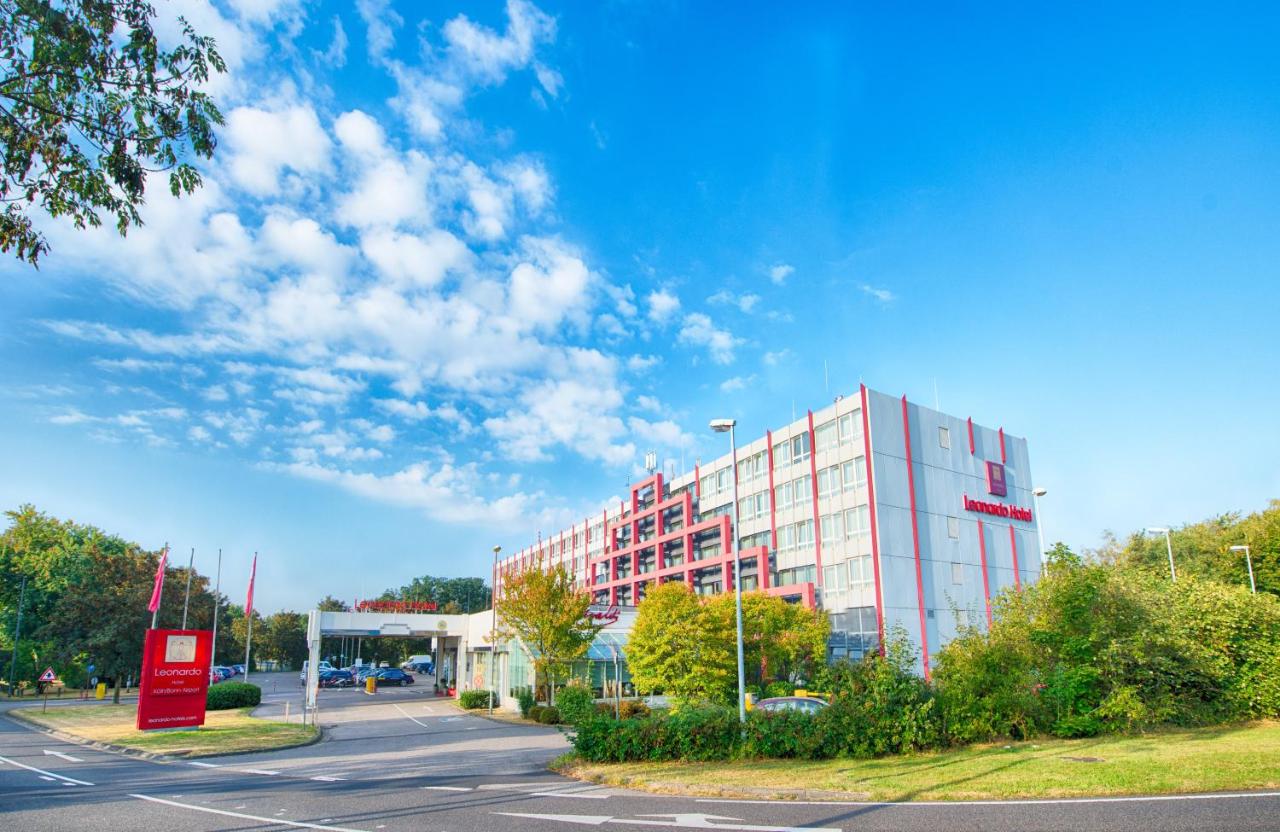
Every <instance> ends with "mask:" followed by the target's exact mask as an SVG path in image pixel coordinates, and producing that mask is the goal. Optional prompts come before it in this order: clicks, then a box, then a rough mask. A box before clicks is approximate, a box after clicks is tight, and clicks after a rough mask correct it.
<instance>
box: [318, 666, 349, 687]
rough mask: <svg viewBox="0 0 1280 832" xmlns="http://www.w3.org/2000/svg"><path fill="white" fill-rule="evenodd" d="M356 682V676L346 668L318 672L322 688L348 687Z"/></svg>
mask: <svg viewBox="0 0 1280 832" xmlns="http://www.w3.org/2000/svg"><path fill="white" fill-rule="evenodd" d="M355 683H356V677H355V676H354V675H353V674H352V673H350V672H348V671H346V670H326V671H324V672H322V673H321V674H320V687H322V688H349V687H353V686H354V685H355Z"/></svg>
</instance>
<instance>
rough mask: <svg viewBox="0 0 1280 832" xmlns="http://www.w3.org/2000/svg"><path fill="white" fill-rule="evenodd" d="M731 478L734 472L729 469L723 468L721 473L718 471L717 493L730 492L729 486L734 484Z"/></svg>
mask: <svg viewBox="0 0 1280 832" xmlns="http://www.w3.org/2000/svg"><path fill="white" fill-rule="evenodd" d="M731 476H733V472H732V471H730V470H729V469H728V468H721V469H720V470H719V471H716V491H717V492H719V491H728V490H729V486H730V485H731V484H732V483H731V482H730V480H729V477H731Z"/></svg>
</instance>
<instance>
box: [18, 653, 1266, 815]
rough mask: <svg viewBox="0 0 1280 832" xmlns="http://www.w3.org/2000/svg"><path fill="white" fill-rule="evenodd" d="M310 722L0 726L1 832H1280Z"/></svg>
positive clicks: (337, 710) (419, 694) (461, 732)
mask: <svg viewBox="0 0 1280 832" xmlns="http://www.w3.org/2000/svg"><path fill="white" fill-rule="evenodd" d="M283 678H284V677H281V678H280V679H276V680H270V679H268V680H260V681H266V687H267V690H268V696H267V697H266V702H265V705H266V708H265V709H266V710H268V711H269V712H270V711H273V710H274V712H277V713H279V712H282V711H283V705H284V702H285V701H290V702H291V703H292V701H296V697H297V693H298V692H297V690H296V687H291V686H289V685H286V684H284V683H283V681H281V680H282V679H283ZM272 681H275V682H276V684H275V685H272V684H271V682H272ZM273 687H274V688H275V690H274V692H272V688H273ZM51 707H53V705H52V704H51ZM59 707H78V705H75V704H64V705H60V706H59ZM321 707H322V712H321V723H322V724H323V725H325V726H326V729H327V730H326V738H325V739H324V740H323V741H322V742H319V743H317V744H315V745H312V746H308V747H305V748H296V749H291V750H285V751H278V752H272V753H268V754H253V755H245V756H234V757H221V758H208V759H205V760H201V761H198V762H195V761H193V762H175V763H161V762H151V761H146V760H138V759H134V758H130V757H124V756H119V755H115V754H109V753H105V752H99V751H93V750H90V749H87V748H84V747H82V746H78V745H74V744H70V743H64V742H61V741H59V740H56V739H54V738H52V737H50V736H48V735H46V734H43V733H39V732H36V731H32V730H29V729H27V728H25V727H23V726H22V725H20V724H18V723H16V722H14V721H12V720H10V719H8V718H0V829H2V830H22V832H46V830H67V831H68V832H72V830H74V832H111V830H122V831H123V830H129V832H136V830H171V829H181V830H184V832H205V830H248V829H270V830H298V829H314V830H343V831H347V830H349V831H350V832H377V830H387V832H400V830H404V832H410V830H411V831H412V832H505V830H520V832H544V830H545V832H566V830H568V832H571V831H572V830H574V829H578V828H581V827H582V826H597V827H602V828H603V829H605V830H618V832H624V830H627V829H631V830H645V829H725V830H743V832H769V831H770V830H794V829H826V830H935V829H936V830H947V832H965V831H966V830H983V832H1000V831H1001V830H1018V831H1019V832H1022V830H1027V831H1028V832H1030V831H1031V830H1080V832H1105V830H1125V832H1129V831H1130V830H1138V829H1152V830H1186V831H1187V832H1211V830H1278V829H1280V793H1271V794H1252V795H1236V796H1229V795H1202V796H1196V797H1188V798H1151V799H1146V798H1136V799H1118V800H1079V801H1071V800H1064V801H1031V802H985V803H965V804H875V803H801V802H795V801H735V800H707V799H696V798H686V797H668V796H662V795H651V794H642V793H638V792H631V791H626V790H620V789H610V788H604V787H600V786H593V785H588V784H584V783H580V782H577V781H574V780H569V779H566V778H563V777H559V776H557V775H554V774H551V773H549V772H547V770H546V764H547V762H548V761H549V760H551V759H552V758H554V757H555V756H557V755H558V754H560V753H562V752H563V751H564V750H565V749H566V748H567V747H568V746H567V743H566V742H565V740H564V738H563V736H562V735H561V734H560V733H559V732H558V731H557V730H555V729H552V728H544V727H529V726H523V725H505V724H501V723H496V722H492V721H490V720H487V719H484V718H482V717H479V716H474V715H466V714H462V713H460V712H458V711H457V710H455V709H454V708H453V707H452V706H451V705H450V704H448V703H447V702H444V701H442V700H436V699H434V698H432V697H431V696H430V695H429V691H427V690H424V689H423V688H422V687H417V688H414V687H410V688H405V689H403V690H391V691H382V692H379V693H378V694H377V696H375V697H369V696H366V695H364V694H362V693H359V692H356V691H335V692H325V694H324V696H323V698H322V705H321ZM291 709H296V705H292V704H291Z"/></svg>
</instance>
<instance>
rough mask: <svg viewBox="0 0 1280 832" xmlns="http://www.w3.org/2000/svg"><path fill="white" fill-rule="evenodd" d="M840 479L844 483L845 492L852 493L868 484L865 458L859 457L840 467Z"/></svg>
mask: <svg viewBox="0 0 1280 832" xmlns="http://www.w3.org/2000/svg"><path fill="white" fill-rule="evenodd" d="M840 478H841V480H843V481H844V490H845V491H852V490H854V489H855V488H857V487H858V486H860V485H865V484H866V482H867V466H866V459H865V458H864V457H857V458H856V459H853V460H851V461H849V462H846V463H844V464H843V465H841V466H840Z"/></svg>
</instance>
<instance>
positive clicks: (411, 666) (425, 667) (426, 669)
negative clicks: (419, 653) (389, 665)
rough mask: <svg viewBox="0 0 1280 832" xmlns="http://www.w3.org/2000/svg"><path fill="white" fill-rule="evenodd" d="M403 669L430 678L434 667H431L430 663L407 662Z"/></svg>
mask: <svg viewBox="0 0 1280 832" xmlns="http://www.w3.org/2000/svg"><path fill="white" fill-rule="evenodd" d="M404 669H405V670H410V671H413V672H414V673H425V674H426V675H428V676H430V675H432V671H433V670H434V667H432V665H431V662H409V663H408V664H406V665H405V666H404Z"/></svg>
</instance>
